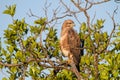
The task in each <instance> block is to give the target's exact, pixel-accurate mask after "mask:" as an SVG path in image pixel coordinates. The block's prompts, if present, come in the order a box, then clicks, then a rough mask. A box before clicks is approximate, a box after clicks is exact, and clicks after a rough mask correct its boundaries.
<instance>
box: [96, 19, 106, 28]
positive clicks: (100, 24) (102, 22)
mask: <svg viewBox="0 0 120 80" xmlns="http://www.w3.org/2000/svg"><path fill="white" fill-rule="evenodd" d="M104 22H105V20H102V19H100V20H97V28H98V29H100V28H103V24H104Z"/></svg>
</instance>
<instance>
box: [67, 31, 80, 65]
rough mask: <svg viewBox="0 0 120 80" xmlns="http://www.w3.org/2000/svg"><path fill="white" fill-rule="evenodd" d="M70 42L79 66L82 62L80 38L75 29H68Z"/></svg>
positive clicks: (72, 52) (71, 50)
mask: <svg viewBox="0 0 120 80" xmlns="http://www.w3.org/2000/svg"><path fill="white" fill-rule="evenodd" d="M68 34H69V35H68V44H69V46H70V52H71V54H72V55H73V60H74V62H75V64H76V66H77V67H79V63H80V38H79V36H78V34H77V33H76V32H75V31H74V30H73V29H69V31H68Z"/></svg>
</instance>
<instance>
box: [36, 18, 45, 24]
mask: <svg viewBox="0 0 120 80" xmlns="http://www.w3.org/2000/svg"><path fill="white" fill-rule="evenodd" d="M45 22H46V18H40V19H37V20H35V21H34V23H35V24H40V25H45Z"/></svg>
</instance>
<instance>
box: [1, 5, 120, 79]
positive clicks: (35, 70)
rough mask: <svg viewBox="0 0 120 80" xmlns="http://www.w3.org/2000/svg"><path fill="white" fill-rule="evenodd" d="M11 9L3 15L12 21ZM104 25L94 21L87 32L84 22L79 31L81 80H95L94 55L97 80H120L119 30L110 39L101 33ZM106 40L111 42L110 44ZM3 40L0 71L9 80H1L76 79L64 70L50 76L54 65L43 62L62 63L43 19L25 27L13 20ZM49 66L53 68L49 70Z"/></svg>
mask: <svg viewBox="0 0 120 80" xmlns="http://www.w3.org/2000/svg"><path fill="white" fill-rule="evenodd" d="M15 9H16V6H15V5H13V6H9V7H7V10H5V11H4V12H3V13H4V14H9V15H10V16H11V17H12V18H13V17H14V14H15ZM104 22H105V20H102V19H100V20H97V22H96V23H95V24H94V25H92V27H91V30H90V32H89V30H88V26H87V25H86V23H85V22H84V23H82V25H81V27H80V33H79V34H80V38H82V39H84V40H85V50H84V52H85V54H84V56H82V57H81V63H80V69H81V72H80V73H81V74H82V76H83V77H84V78H85V79H90V80H95V74H94V73H95V68H94V63H95V62H94V59H95V58H94V54H95V53H97V54H98V73H99V79H104V80H114V79H115V80H116V79H120V65H119V64H120V27H119V28H118V31H115V32H114V34H113V35H112V36H110V35H108V33H107V32H103V31H102V28H103V27H104V26H103V24H104ZM44 32H45V33H47V35H45V33H44ZM42 37H45V39H42ZM110 37H111V38H113V40H112V41H111V42H110ZM4 38H5V44H6V48H2V49H1V53H0V62H2V63H3V65H0V68H1V69H3V68H6V71H7V73H8V74H10V76H9V77H8V78H3V80H8V79H9V80H15V79H20V80H23V78H24V77H31V78H32V79H34V80H53V79H54V80H76V76H75V75H74V74H73V73H72V72H71V71H68V70H66V69H62V70H60V71H59V72H58V73H56V74H54V70H55V65H58V64H53V63H51V62H50V63H47V62H46V61H48V62H49V60H54V63H55V62H57V60H58V61H62V59H61V58H62V57H61V55H60V51H59V39H58V36H57V29H54V27H47V26H46V18H40V19H37V20H35V21H34V25H29V24H27V23H26V22H25V19H22V20H18V19H17V20H14V19H13V23H12V24H9V25H8V29H6V30H5V31H4ZM51 64H53V66H52V67H51V68H49V65H51ZM48 71H49V72H48ZM48 73H49V74H48Z"/></svg>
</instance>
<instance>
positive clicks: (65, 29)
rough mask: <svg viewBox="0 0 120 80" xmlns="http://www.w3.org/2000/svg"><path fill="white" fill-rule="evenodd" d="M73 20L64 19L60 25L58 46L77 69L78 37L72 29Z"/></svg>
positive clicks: (78, 59) (78, 58)
mask: <svg viewBox="0 0 120 80" xmlns="http://www.w3.org/2000/svg"><path fill="white" fill-rule="evenodd" d="M73 26H74V22H73V21H72V20H65V21H64V23H63V25H62V31H61V38H60V48H61V51H62V53H63V55H64V56H67V57H68V59H69V61H70V62H71V61H73V62H74V63H75V65H76V67H77V69H78V71H80V69H79V63H80V54H81V53H80V38H79V36H78V34H77V32H76V31H75V30H74V29H73Z"/></svg>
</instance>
